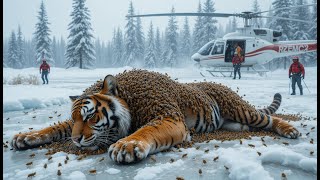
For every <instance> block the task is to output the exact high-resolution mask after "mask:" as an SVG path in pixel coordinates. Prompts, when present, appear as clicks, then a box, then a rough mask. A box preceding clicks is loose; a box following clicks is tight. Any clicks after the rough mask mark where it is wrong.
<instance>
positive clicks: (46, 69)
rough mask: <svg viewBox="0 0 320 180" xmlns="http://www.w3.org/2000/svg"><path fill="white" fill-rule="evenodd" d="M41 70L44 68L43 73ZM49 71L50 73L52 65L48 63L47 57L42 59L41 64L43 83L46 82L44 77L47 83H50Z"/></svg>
mask: <svg viewBox="0 0 320 180" xmlns="http://www.w3.org/2000/svg"><path fill="white" fill-rule="evenodd" d="M41 70H42V73H41ZM49 73H50V66H49V64H48V63H47V61H46V60H45V59H43V60H42V64H41V66H40V74H41V78H42V81H43V84H45V80H44V78H45V79H46V81H47V84H48V83H49V81H48V74H49Z"/></svg>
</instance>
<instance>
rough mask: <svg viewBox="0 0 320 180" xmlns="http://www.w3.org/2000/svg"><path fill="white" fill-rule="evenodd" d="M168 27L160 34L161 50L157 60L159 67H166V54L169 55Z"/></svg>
mask: <svg viewBox="0 0 320 180" xmlns="http://www.w3.org/2000/svg"><path fill="white" fill-rule="evenodd" d="M168 39H169V38H168V27H166V29H165V32H164V33H162V42H163V43H162V44H163V46H162V50H161V52H162V53H161V56H160V59H159V67H167V66H169V65H168V63H167V62H168V54H169V40H168Z"/></svg>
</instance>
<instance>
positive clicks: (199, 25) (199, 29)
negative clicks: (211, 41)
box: [192, 1, 207, 52]
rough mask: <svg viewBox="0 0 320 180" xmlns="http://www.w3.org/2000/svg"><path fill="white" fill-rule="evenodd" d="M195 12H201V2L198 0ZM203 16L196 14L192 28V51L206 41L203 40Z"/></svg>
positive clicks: (196, 49) (196, 50)
mask: <svg viewBox="0 0 320 180" xmlns="http://www.w3.org/2000/svg"><path fill="white" fill-rule="evenodd" d="M197 13H202V8H201V3H200V1H199V5H198V10H197ZM203 33H204V32H203V17H202V16H197V18H196V23H195V25H194V28H193V35H192V37H193V52H198V50H199V49H200V48H201V47H202V46H203V45H204V44H205V43H207V42H204V41H203V38H204V36H203V35H204V34H203Z"/></svg>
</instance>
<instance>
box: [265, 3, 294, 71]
mask: <svg viewBox="0 0 320 180" xmlns="http://www.w3.org/2000/svg"><path fill="white" fill-rule="evenodd" d="M272 6H273V8H274V9H277V8H284V7H291V6H292V0H286V1H283V0H275V1H274V2H273V3H272ZM291 14H292V12H291V10H285V11H284V10H275V11H274V13H273V16H278V17H284V18H290V15H291ZM270 27H271V28H272V29H276V30H279V31H281V32H282V36H281V37H280V40H282V41H288V40H289V39H291V38H292V35H293V32H294V26H293V25H292V23H291V22H290V21H288V20H283V19H274V20H273V21H272V22H271V24H270ZM275 61H276V62H278V64H277V68H280V66H281V64H283V68H284V69H287V66H288V65H289V62H290V60H289V58H288V57H284V58H279V59H277V60H275Z"/></svg>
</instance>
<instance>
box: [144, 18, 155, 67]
mask: <svg viewBox="0 0 320 180" xmlns="http://www.w3.org/2000/svg"><path fill="white" fill-rule="evenodd" d="M147 46H148V47H147V51H146V55H145V58H144V62H145V67H147V68H155V66H156V64H155V63H156V55H155V44H154V32H153V25H152V22H150V28H149V31H148V42H147Z"/></svg>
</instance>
